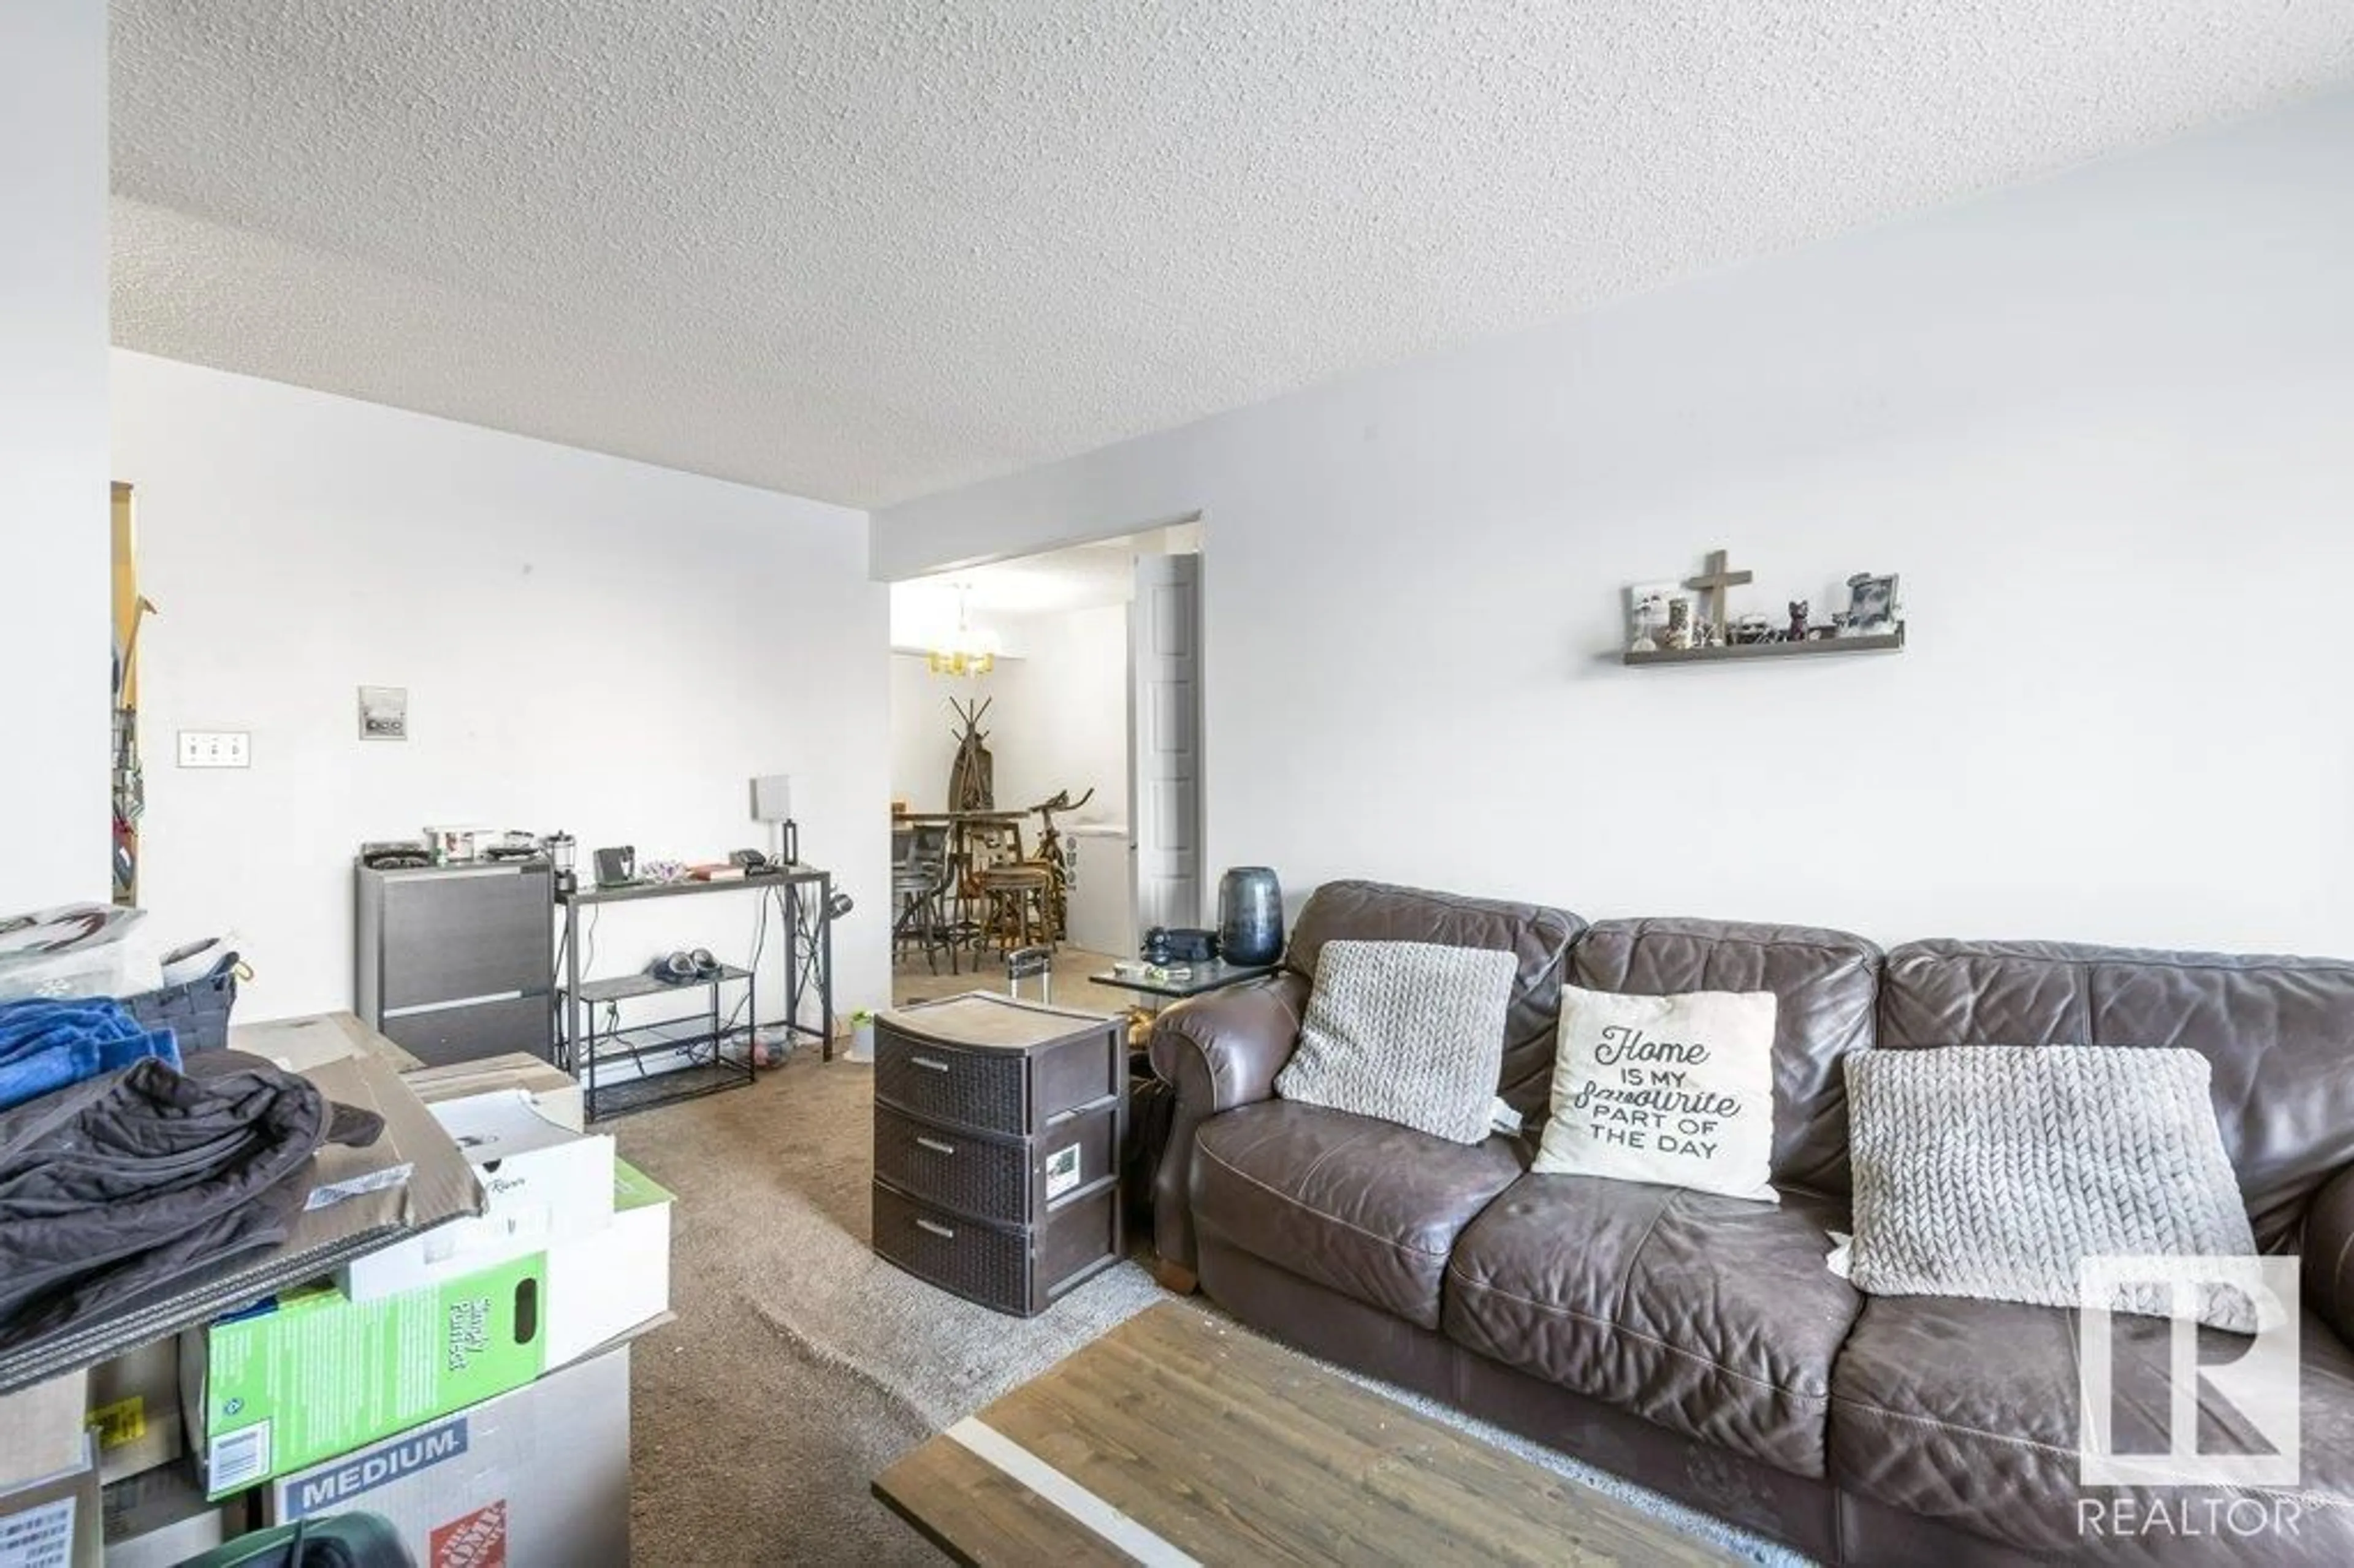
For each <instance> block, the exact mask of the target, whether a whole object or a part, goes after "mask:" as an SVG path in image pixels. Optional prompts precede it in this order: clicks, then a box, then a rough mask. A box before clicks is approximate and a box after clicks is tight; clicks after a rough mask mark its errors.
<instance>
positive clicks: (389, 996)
mask: <svg viewBox="0 0 2354 1568" xmlns="http://www.w3.org/2000/svg"><path fill="white" fill-rule="evenodd" d="M357 877H358V884H357V892H358V901H359V906H358V922H357V926H358V934H359V953H358V960H359V962H358V968H357V975H358V991H359V996H358V1010H359V1014H360V1016H361V1017H362V1018H363V1019H365V1020H366V1022H368V1024H369V1025H370V1026H371V1027H373V1028H375V1029H376V1030H377V1031H378V1032H380V1033H383V1034H385V1035H387V1036H388V1037H389V1038H390V1039H392V1040H393V1041H394V1042H395V1043H397V1044H399V1045H400V1046H402V1047H403V1048H404V1049H406V1050H408V1052H410V1053H411V1054H414V1055H416V1056H419V1057H420V1058H421V1059H423V1060H424V1061H426V1062H427V1063H429V1064H431V1065H437V1066H438V1065H442V1064H444V1063H449V1062H464V1061H471V1060H472V1059H474V1058H476V1057H480V1056H495V1055H498V1054H501V1053H503V1052H507V1051H529V1052H531V1053H532V1054H535V1055H539V1056H546V1055H547V1054H548V1047H549V1044H550V1024H551V1020H552V1018H553V1012H552V1007H553V1003H552V999H551V997H550V994H549V993H550V989H551V986H552V984H553V980H554V969H555V961H556V952H555V939H554V909H555V906H554V902H553V885H552V879H551V877H550V874H549V870H548V867H547V866H546V864H545V863H541V862H520V863H507V864H485V865H458V866H439V867H432V868H428V869H421V870H416V871H371V870H369V869H368V868H366V866H361V867H359V868H358V870H357Z"/></svg>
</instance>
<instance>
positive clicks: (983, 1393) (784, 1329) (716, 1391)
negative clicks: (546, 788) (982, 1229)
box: [608, 980, 1802, 1568]
mask: <svg viewBox="0 0 2354 1568" xmlns="http://www.w3.org/2000/svg"><path fill="white" fill-rule="evenodd" d="M969 986H970V980H968V981H967V982H966V983H965V985H964V986H960V987H958V989H967V988H968V987H969ZM943 994H944V993H943ZM873 1097H874V1073H873V1070H872V1069H871V1068H869V1067H867V1066H864V1065H861V1064H858V1063H854V1062H847V1061H843V1060H841V1059H836V1060H835V1061H834V1062H832V1063H831V1064H825V1065H821V1064H820V1062H819V1061H818V1057H817V1053H816V1052H814V1051H811V1050H802V1051H800V1052H797V1053H795V1055H794V1057H793V1059H792V1060H791V1061H790V1062H789V1063H787V1064H786V1065H784V1066H783V1067H780V1068H779V1069H777V1070H776V1071H775V1072H773V1073H769V1074H768V1075H764V1076H763V1077H762V1078H761V1079H760V1081H759V1082H758V1083H757V1084H755V1085H753V1086H751V1087H750V1088H748V1089H738V1090H734V1091H731V1092H729V1093H726V1094H720V1095H714V1096H711V1097H707V1098H704V1099H699V1100H690V1101H688V1102H686V1103H685V1104H684V1105H678V1106H673V1107H666V1108H664V1109H662V1110H656V1111H648V1112H645V1113H643V1114H642V1115H639V1116H634V1117H627V1118H622V1119H620V1120H619V1121H616V1122H612V1123H610V1124H608V1125H609V1126H610V1129H611V1130H612V1131H614V1132H615V1133H616V1134H618V1135H619V1138H620V1148H621V1152H622V1154H623V1155H624V1156H625V1157H626V1158H627V1159H629V1160H631V1162H632V1163H634V1164H636V1165H638V1166H640V1167H641V1168H642V1169H643V1170H645V1171H647V1172H648V1173H650V1174H651V1175H652V1176H653V1177H654V1178H655V1179H656V1180H657V1181H661V1182H663V1184H664V1185H665V1186H667V1187H669V1188H670V1189H671V1190H672V1191H673V1192H676V1193H677V1194H678V1198H679V1202H678V1206H677V1208H676V1210H675V1212H674V1213H673V1237H672V1244H671V1305H672V1308H673V1310H674V1311H675V1312H676V1314H677V1321H675V1322H673V1323H671V1324H668V1325H666V1326H665V1327H663V1328H661V1329H657V1330H654V1331H653V1332H652V1333H651V1334H649V1335H647V1336H646V1337H645V1338H643V1339H642V1340H639V1341H638V1344H637V1347H636V1351H635V1359H634V1362H633V1365H632V1369H631V1371H632V1379H631V1389H632V1396H633V1398H634V1400H635V1408H634V1411H633V1437H634V1442H633V1445H632V1446H633V1453H632V1456H631V1458H632V1480H633V1492H634V1498H633V1506H632V1508H631V1521H632V1522H631V1528H632V1531H633V1532H634V1534H633V1539H632V1545H633V1548H634V1555H635V1558H636V1560H637V1561H638V1562H639V1563H646V1564H651V1565H652V1568H673V1565H674V1564H675V1565H685V1564H698V1565H699V1564H715V1565H716V1564H722V1563H862V1564H863V1563H907V1564H918V1563H922V1564H936V1563H939V1562H941V1561H942V1558H941V1557H940V1555H939V1553H938V1552H935V1551H934V1550H933V1549H932V1548H931V1547H930V1546H929V1545H928V1544H927V1543H926V1542H924V1541H923V1540H922V1539H921V1538H920V1537H919V1536H917V1534H916V1533H915V1531H912V1530H910V1529H909V1528H908V1527H907V1526H906V1525H904V1524H902V1523H901V1522H900V1521H899V1520H898V1519H897V1518H896V1516H895V1515H893V1514H891V1513H890V1512H888V1511H887V1510H885V1508H884V1507H883V1505H882V1504H880V1503H878V1502H875V1500H874V1499H873V1497H872V1496H871V1494H870V1493H869V1492H868V1490H867V1486H868V1483H869V1482H870V1481H872V1480H873V1479H874V1478H875V1475H876V1474H877V1473H878V1472H880V1471H881V1470H882V1469H883V1468H884V1467H885V1466H887V1465H889V1464H890V1463H891V1461H892V1460H894V1459H896V1458H897V1457H899V1456H900V1455H901V1454H904V1453H906V1452H907V1450H908V1449H909V1448H912V1447H914V1446H916V1445H917V1444H918V1443H920V1442H922V1441H923V1440H924V1439H926V1438H927V1437H929V1436H932V1435H933V1434H934V1433H936V1432H938V1431H939V1430H941V1429H942V1428H943V1427H946V1426H948V1425H949V1424H951V1423H952V1422H954V1421H956V1420H958V1419H960V1417H962V1416H965V1415H969V1414H971V1413H972V1412H974V1411H976V1410H978V1409H980V1408H981V1406H982V1405H984V1404H988V1403H989V1402H990V1401H991V1400H992V1399H995V1398H996V1397H997V1396H998V1395H999V1394H1001V1393H1005V1392H1007V1391H1008V1390H1010V1389H1012V1388H1013V1387H1014V1386H1015V1385H1017V1384H1019V1383H1023V1382H1024V1381H1026V1380H1028V1379H1029V1378H1032V1377H1034V1376H1036V1375H1037V1374H1038V1373H1040V1372H1044V1371H1045V1370H1046V1368H1048V1367H1050V1366H1052V1365H1053V1364H1054V1363H1055V1361H1060V1360H1061V1359H1062V1358H1063V1357H1064V1356H1066V1355H1068V1354H1069V1353H1070V1352H1071V1351H1075V1350H1076V1349H1078V1348H1079V1347H1080V1346H1081V1345H1083V1344H1085V1343H1087V1341H1088V1340H1092V1339H1094V1338H1095V1337H1096V1336H1097V1335H1098V1334H1100V1333H1102V1332H1104V1331H1105V1330H1108V1329H1110V1328H1112V1327H1113V1326H1114V1325H1116V1324H1118V1323H1119V1322H1121V1321H1122V1320H1124V1319H1127V1318H1128V1317H1129V1316H1130V1315H1131V1314H1133V1313H1136V1312H1139V1311H1141V1310H1142V1309H1143V1308H1146V1307H1148V1306H1150V1305H1151V1304H1152V1303H1153V1302H1155V1301H1157V1300H1161V1299H1164V1293H1163V1292H1162V1291H1161V1289H1160V1287H1157V1286H1156V1285H1154V1284H1153V1283H1152V1279H1151V1277H1150V1275H1148V1274H1147V1273H1146V1272H1145V1271H1144V1269H1143V1268H1142V1266H1140V1265H1139V1264H1138V1263H1137V1262H1135V1261H1133V1260H1130V1261H1129V1262H1126V1263H1123V1264H1120V1265H1119V1266H1117V1267H1114V1268H1112V1269H1110V1270H1108V1271H1107V1272H1106V1273H1104V1274H1102V1275H1099V1276H1097V1277H1096V1278H1095V1279H1092V1280H1090V1281H1089V1282H1087V1284H1086V1285H1084V1286H1082V1287H1080V1288H1079V1289H1077V1290H1076V1291H1074V1292H1073V1293H1072V1294H1071V1295H1070V1296H1068V1297H1066V1298H1065V1299H1063V1300H1062V1301H1060V1302H1058V1303H1056V1304H1055V1308H1054V1310H1053V1311H1051V1312H1048V1313H1047V1314H1045V1315H1044V1317H1040V1318H1032V1319H1020V1318H1009V1317H1005V1316H1003V1315H1002V1314H1000V1313H996V1312H991V1311H987V1310H985V1309H983V1308H979V1307H975V1306H972V1305H971V1304H970V1303H969V1302H965V1301H961V1300H960V1299H958V1298H956V1297H953V1296H950V1295H949V1294H947V1293H946V1292H945V1291H940V1290H935V1289H933V1288H932V1287H929V1286H928V1285H925V1284H923V1283H921V1282H920V1281H918V1280H917V1279H915V1278H913V1277H910V1276H907V1275H906V1274H902V1273H901V1272H899V1271H898V1270H897V1269H896V1268H893V1267H891V1266H889V1265H887V1264H885V1263H882V1262H880V1261H878V1260H877V1259H876V1258H875V1255H874V1254H873V1253H872V1252H870V1251H869V1250H868V1248H867V1235H868V1223H867V1183H868V1181H870V1180H871V1176H872V1162H871V1158H870V1150H871V1139H872V1118H873ZM1194 1299H1195V1300H1197V1301H1200V1300H1203V1298H1198V1297H1197V1298H1194ZM1204 1305H1207V1303H1206V1302H1204ZM1211 1309H1212V1310H1215V1308H1211ZM1333 1370H1334V1371H1336V1372H1339V1373H1340V1375H1341V1376H1343V1377H1346V1378H1348V1379H1350V1381H1352V1382H1354V1383H1362V1384H1363V1385H1365V1386H1367V1387H1370V1388H1374V1389H1378V1390H1380V1391H1381V1392H1383V1393H1388V1394H1389V1395H1390V1396H1391V1397H1393V1398H1396V1399H1399V1400H1400V1401H1401V1402H1402V1403H1404V1404H1410V1405H1413V1406H1414V1407H1416V1409H1419V1410H1422V1411H1424V1412H1425V1413H1426V1414H1430V1415H1433V1416H1435V1417H1436V1418H1437V1419H1439V1420H1441V1421H1444V1422H1446V1423H1447V1424H1448V1425H1453V1426H1457V1427H1458V1428H1460V1429H1462V1430H1464V1431H1466V1432H1469V1433H1470V1434H1472V1435H1473V1436H1478V1437H1480V1438H1482V1439H1484V1440H1486V1441H1488V1442H1490V1443H1493V1444H1495V1445H1496V1446H1499V1447H1501V1448H1504V1449H1506V1450H1507V1451H1509V1452H1511V1453H1515V1454H1518V1455H1520V1456H1522V1457H1524V1458H1526V1459H1529V1460H1530V1461H1532V1463H1535V1464H1538V1465H1542V1466H1543V1467H1545V1468H1547V1469H1549V1470H1553V1471H1554V1472H1555V1473H1557V1474H1560V1475H1563V1476H1565V1477H1569V1478H1573V1479H1575V1480H1578V1481H1581V1482H1583V1483H1585V1484H1586V1485H1589V1486H1592V1487H1594V1488H1596V1489H1597V1490H1600V1491H1604V1492H1606V1493H1609V1494H1610V1495H1611V1496H1614V1497H1617V1498H1619V1499H1623V1500H1625V1501H1627V1502H1629V1503H1631V1504H1633V1505H1635V1506H1636V1507H1638V1508H1643V1509H1646V1510H1649V1511H1652V1512H1654V1513H1656V1514H1658V1515H1659V1516H1660V1517H1661V1518H1662V1519H1663V1520H1666V1521H1668V1522H1670V1524H1673V1525H1675V1526H1677V1527H1679V1528H1681V1529H1683V1530H1686V1531H1690V1532H1691V1533H1692V1534H1694V1535H1697V1536H1700V1537H1702V1539H1705V1540H1710V1541H1714V1542H1719V1543H1721V1544H1723V1545H1724V1546H1726V1547H1729V1548H1730V1549H1732V1550H1733V1551H1734V1552H1739V1553H1741V1554H1743V1555H1744V1556H1747V1557H1749V1558H1751V1559H1752V1560H1753V1561H1755V1562H1758V1563H1768V1564H1776V1565H1795V1564H1798V1563H1800V1562H1801V1561H1802V1560H1801V1559H1799V1558H1798V1557H1797V1555H1796V1554H1795V1553H1792V1552H1787V1551H1785V1550H1783V1549H1781V1548H1779V1547H1776V1546H1773V1545H1770V1544H1768V1543H1766V1542H1762V1541H1759V1540H1758V1539H1756V1538H1755V1537H1754V1536H1751V1535H1749V1534H1747V1533H1746V1532H1744V1531H1739V1530H1736V1529H1734V1528H1733V1527H1731V1526H1728V1525H1725V1524H1723V1523H1721V1522H1720V1521H1718V1520H1712V1519H1707V1518H1704V1517H1702V1516H1700V1515H1697V1514H1695V1513H1693V1512H1691V1510H1686V1509H1684V1508H1681V1506H1679V1505H1677V1504H1675V1503H1671V1502H1669V1501H1667V1500H1666V1499H1662V1498H1659V1497H1656V1496H1653V1495H1652V1494H1650V1493H1649V1492H1646V1491H1643V1490H1642V1489H1639V1488H1637V1487H1634V1486H1631V1485H1629V1484H1628V1483H1627V1482H1625V1481H1622V1480H1620V1479H1618V1478H1617V1477H1615V1476H1610V1475H1606V1474H1605V1473H1603V1472H1600V1471H1597V1470H1596V1469H1594V1468H1592V1467H1588V1466H1586V1465H1584V1464H1581V1463H1579V1462H1578V1461H1577V1460H1575V1459H1572V1458H1570V1457H1568V1456H1567V1455H1564V1454H1561V1453H1558V1452H1556V1451H1554V1450H1552V1449H1548V1448H1544V1447H1542V1446H1538V1445H1536V1444H1533V1443H1530V1442H1527V1441H1525V1440H1523V1439H1522V1438H1519V1437H1517V1436H1512V1435H1511V1434H1509V1433H1505V1432H1502V1431H1500V1430H1498V1429H1496V1428H1494V1427H1491V1426H1490V1425H1487V1424H1485V1423H1483V1422H1478V1421H1474V1420H1472V1419H1471V1418H1469V1416H1467V1415H1465V1414H1463V1413H1461V1412H1460V1411H1456V1410H1451V1409H1448V1408H1447V1407H1445V1406H1443V1405H1440V1404H1437V1402H1435V1401H1431V1400H1426V1399H1424V1398H1421V1397H1419V1396H1416V1395H1414V1394H1409V1393H1405V1392H1403V1391H1401V1390H1397V1389H1394V1388H1390V1387H1387V1386H1386V1385H1384V1384H1382V1383H1378V1382H1376V1381H1375V1380H1373V1379H1371V1378H1367V1377H1364V1376H1363V1375H1362V1374H1359V1373H1355V1372H1349V1371H1347V1370H1346V1369H1341V1368H1335V1369H1333Z"/></svg>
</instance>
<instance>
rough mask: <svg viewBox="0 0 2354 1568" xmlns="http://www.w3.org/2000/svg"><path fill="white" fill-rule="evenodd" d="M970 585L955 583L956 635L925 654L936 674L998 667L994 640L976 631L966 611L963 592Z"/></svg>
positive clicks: (972, 672)
mask: <svg viewBox="0 0 2354 1568" xmlns="http://www.w3.org/2000/svg"><path fill="white" fill-rule="evenodd" d="M971 586H972V585H971V584H970V583H959V584H957V624H956V635H955V636H954V637H952V638H950V639H949V641H948V643H947V645H946V646H944V647H937V648H934V649H933V650H932V651H931V652H929V653H928V655H926V657H927V658H928V660H929V661H930V662H931V666H932V673H933V674H935V675H986V674H988V673H990V672H991V670H994V669H995V668H997V639H996V638H995V637H994V636H992V635H991V634H990V633H989V632H988V631H986V630H982V631H975V630H973V628H972V620H971V619H970V616H968V615H967V614H966V611H965V593H966V590H967V589H969V588H970V587H971Z"/></svg>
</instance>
